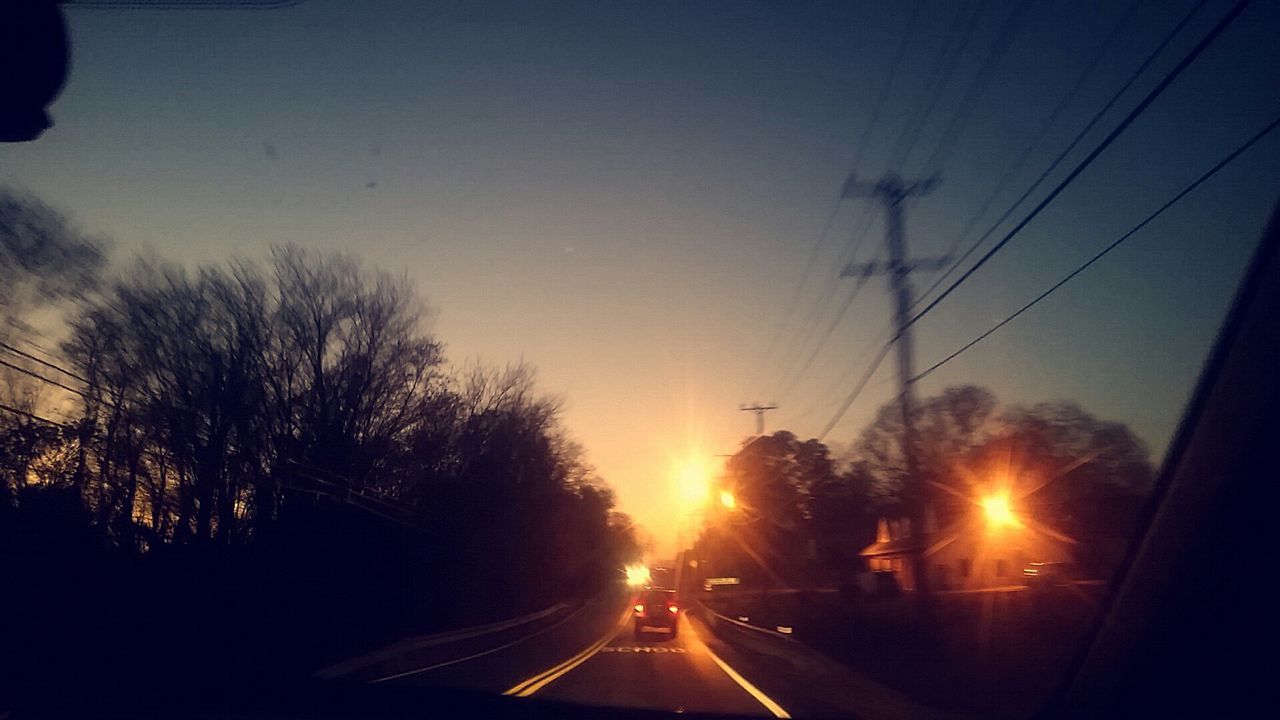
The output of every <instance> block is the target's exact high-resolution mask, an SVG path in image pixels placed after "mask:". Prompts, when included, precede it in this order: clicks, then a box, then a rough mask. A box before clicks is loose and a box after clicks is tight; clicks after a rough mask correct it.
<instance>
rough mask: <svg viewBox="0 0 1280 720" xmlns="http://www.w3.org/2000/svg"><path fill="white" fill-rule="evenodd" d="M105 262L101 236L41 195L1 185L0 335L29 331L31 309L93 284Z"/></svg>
mask: <svg viewBox="0 0 1280 720" xmlns="http://www.w3.org/2000/svg"><path fill="white" fill-rule="evenodd" d="M104 260H105V254H104V252H103V242H102V241H101V240H98V239H95V238H90V237H89V236H87V235H85V234H84V233H82V232H81V231H80V230H78V229H77V228H75V227H74V226H73V225H72V224H71V223H70V221H68V220H67V218H66V216H64V215H63V214H62V213H60V212H58V211H57V210H55V209H53V208H51V207H49V206H48V205H46V204H45V203H43V202H41V201H40V199H39V198H36V197H35V196H33V195H29V194H26V193H22V192H19V191H17V190H14V189H12V188H8V187H4V186H0V313H3V316H2V317H0V320H3V323H4V325H3V328H0V338H5V337H7V336H8V335H9V333H10V332H11V331H15V330H16V331H21V332H30V331H31V327H30V326H29V325H28V324H27V322H26V321H25V320H24V318H25V317H26V315H27V314H28V313H29V312H30V311H31V310H32V309H33V308H34V307H37V306H40V305H46V304H49V303H54V302H58V301H61V300H64V299H67V298H77V297H82V296H83V295H84V294H85V293H86V292H88V291H89V290H91V289H92V288H94V287H95V286H96V284H97V282H98V276H99V273H100V271H101V270H102V267H103V264H104Z"/></svg>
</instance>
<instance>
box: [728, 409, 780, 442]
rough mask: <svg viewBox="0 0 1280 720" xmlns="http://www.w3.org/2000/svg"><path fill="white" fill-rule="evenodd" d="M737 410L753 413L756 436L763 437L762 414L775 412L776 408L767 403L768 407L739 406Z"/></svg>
mask: <svg viewBox="0 0 1280 720" xmlns="http://www.w3.org/2000/svg"><path fill="white" fill-rule="evenodd" d="M738 409H739V410H741V411H742V412H753V413H755V414H756V435H763V434H764V414H765V413H766V412H768V411H770V410H777V409H778V406H777V405H776V404H774V403H769V404H768V405H761V404H760V403H755V404H754V405H740V406H738Z"/></svg>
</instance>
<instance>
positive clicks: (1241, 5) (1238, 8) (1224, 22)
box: [895, 0, 1251, 338]
mask: <svg viewBox="0 0 1280 720" xmlns="http://www.w3.org/2000/svg"><path fill="white" fill-rule="evenodd" d="M1250 2H1251V0H1239V1H1238V2H1237V3H1236V4H1235V6H1234V7H1232V9H1231V10H1230V11H1228V12H1227V14H1226V15H1224V16H1223V18H1222V19H1221V20H1219V21H1218V23H1217V24H1216V25H1214V27H1213V29H1212V30H1210V31H1209V32H1208V34H1206V35H1205V36H1204V37H1203V38H1201V39H1200V41H1199V42H1198V43H1196V45H1195V47H1194V48H1192V49H1191V51H1190V52H1189V53H1187V55H1186V56H1185V57H1183V58H1182V60H1181V61H1179V62H1178V64H1177V65H1176V66H1175V67H1174V68H1173V69H1172V70H1170V71H1169V72H1168V74H1166V75H1165V77H1164V78H1163V79H1162V80H1161V81H1160V83H1159V84H1158V85H1156V87H1155V88H1153V89H1152V90H1151V92H1149V93H1147V95H1146V97H1144V98H1143V99H1142V101H1141V102H1139V103H1138V105H1137V106H1136V107H1135V108H1134V109H1133V110H1131V111H1130V112H1129V114H1128V115H1126V116H1125V118H1124V119H1123V120H1122V121H1120V124H1118V125H1117V126H1116V127H1115V128H1114V129H1112V131H1111V132H1110V133H1109V134H1108V135H1107V137H1106V138H1104V139H1103V140H1102V142H1101V143H1099V144H1098V146H1097V147H1095V148H1094V149H1093V150H1092V151H1091V152H1090V153H1089V154H1088V155H1087V156H1086V157H1085V158H1084V160H1082V161H1080V163H1079V164H1078V165H1076V167H1075V169H1073V170H1072V171H1071V172H1070V173H1069V174H1068V175H1067V176H1066V177H1065V178H1063V180H1062V181H1061V182H1060V183H1058V185H1057V186H1056V187H1055V188H1054V189H1053V190H1052V191H1050V192H1049V194H1048V195H1047V196H1046V197H1045V198H1044V199H1043V200H1041V201H1040V203H1039V204H1038V205H1036V207H1035V208H1034V209H1032V211H1031V212H1030V213H1028V214H1027V215H1026V217H1024V218H1023V219H1022V220H1020V221H1019V222H1018V224H1017V225H1015V226H1014V227H1013V229H1011V230H1010V231H1009V232H1008V233H1007V234H1005V236H1004V237H1003V238H1002V239H1001V240H1000V242H998V243H996V245H995V246H994V247H992V248H991V249H990V250H988V251H987V252H986V253H985V254H984V255H983V256H982V257H981V258H979V259H978V261H977V262H976V263H974V264H973V265H972V266H970V267H969V269H968V270H966V271H965V272H964V273H963V274H962V275H961V276H960V277H959V278H957V279H956V280H955V281H954V282H952V283H951V285H949V286H947V289H946V290H943V291H942V293H941V294H939V295H938V296H937V297H936V298H934V299H933V300H932V301H930V302H929V304H928V305H926V306H925V307H924V309H923V310H921V311H920V312H918V313H916V314H915V315H913V316H911V318H909V319H908V320H907V321H906V322H905V323H904V324H903V326H902V328H900V329H899V330H898V333H897V335H895V338H897V337H901V335H902V333H903V332H905V331H906V329H907V328H909V327H911V326H912V325H914V324H916V323H917V322H919V321H920V319H921V318H923V317H924V316H925V315H927V314H929V312H930V311H932V310H933V309H934V308H935V307H937V306H938V305H939V304H940V303H941V302H942V301H943V300H945V299H946V298H947V297H948V296H950V295H951V293H953V292H955V290H956V289H957V288H959V287H960V286H961V285H963V284H964V283H965V281H967V280H968V279H969V278H970V277H972V276H973V274H974V273H975V272H977V270H978V269H979V268H981V267H982V266H983V265H985V264H986V263H987V262H988V261H989V260H991V258H992V257H994V256H995V255H996V253H998V252H1000V250H1001V249H1003V248H1004V247H1005V246H1006V245H1008V244H1009V242H1010V241H1011V240H1013V238H1015V237H1017V235H1018V234H1019V233H1020V232H1022V229H1023V228H1025V227H1026V226H1027V225H1028V224H1029V223H1030V222H1031V221H1032V220H1033V219H1035V218H1036V216H1038V215H1039V214H1040V212H1041V211H1042V210H1044V209H1045V208H1046V207H1048V206H1049V204H1050V203H1052V202H1053V201H1054V200H1055V199H1056V198H1057V197H1058V195H1060V194H1062V191H1063V190H1065V189H1066V188H1067V187H1068V186H1069V185H1071V183H1072V182H1074V181H1075V179H1076V178H1077V177H1079V176H1080V174H1081V173H1082V172H1084V171H1085V169H1087V168H1088V167H1089V166H1090V165H1092V164H1093V161H1094V160H1097V159H1098V156H1100V155H1101V154H1102V153H1103V152H1104V151H1105V150H1106V149H1107V148H1108V147H1110V146H1111V144H1112V143H1114V142H1115V141H1116V139H1117V138H1119V137H1120V135H1122V134H1123V133H1124V131H1125V130H1127V129H1128V128H1129V126H1130V125H1132V124H1133V122H1134V121H1135V120H1137V119H1138V118H1139V117H1140V116H1141V115H1142V114H1143V113H1144V112H1145V111H1146V110H1147V108H1148V107H1150V106H1151V103H1153V102H1155V100H1156V98H1158V97H1160V95H1161V94H1163V93H1164V91H1165V90H1166V89H1168V87H1169V86H1170V85H1171V84H1172V83H1173V81H1174V80H1176V79H1177V77H1178V76H1179V75H1181V74H1182V72H1183V71H1184V70H1186V69H1187V67H1189V66H1190V65H1191V63H1193V62H1195V60H1196V58H1198V57H1200V55H1201V54H1202V53H1203V52H1204V51H1205V50H1206V49H1207V48H1208V47H1209V46H1210V45H1212V44H1213V42H1214V41H1215V40H1217V39H1218V37H1219V36H1221V35H1222V33H1223V32H1224V31H1226V29H1227V28H1228V27H1229V26H1230V25H1231V23H1232V22H1234V21H1235V19H1236V18H1238V17H1239V16H1240V13H1242V12H1244V9H1245V8H1246V7H1248V5H1249V3H1250Z"/></svg>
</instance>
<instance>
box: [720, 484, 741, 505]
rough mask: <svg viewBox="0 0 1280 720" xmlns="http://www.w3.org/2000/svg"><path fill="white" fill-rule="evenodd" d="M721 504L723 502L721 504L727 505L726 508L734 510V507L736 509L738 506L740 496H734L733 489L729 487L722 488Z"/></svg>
mask: <svg viewBox="0 0 1280 720" xmlns="http://www.w3.org/2000/svg"><path fill="white" fill-rule="evenodd" d="M720 504H721V505H723V506H725V508H726V509H728V510H732V509H734V508H736V507H738V498H736V497H734V496H733V491H732V490H727V489H726V490H721V491H720Z"/></svg>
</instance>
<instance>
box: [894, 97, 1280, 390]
mask: <svg viewBox="0 0 1280 720" xmlns="http://www.w3.org/2000/svg"><path fill="white" fill-rule="evenodd" d="M1277 127H1280V117H1277V118H1276V119H1274V120H1272V121H1271V122H1270V123H1269V124H1268V125H1267V126H1266V127H1264V128H1262V130H1260V131H1258V132H1257V133H1255V134H1254V135H1253V137H1251V138H1249V140H1247V141H1246V142H1245V143H1244V144H1242V145H1240V146H1239V147H1237V148H1236V149H1235V150H1233V151H1232V152H1231V154H1229V155H1227V156H1226V157H1225V158H1223V159H1222V160H1220V161H1219V162H1218V163H1217V164H1216V165H1214V166H1213V167H1211V168H1209V169H1208V170H1206V171H1205V172H1204V173H1203V174H1201V175H1200V177H1198V178H1196V179H1195V181H1193V182H1192V183H1191V184H1190V185H1187V186H1186V187H1185V188H1183V189H1182V190H1181V191H1180V192H1179V193H1178V194H1177V195H1174V196H1173V197H1172V198H1170V199H1169V200H1167V201H1166V202H1165V203H1164V204H1163V205H1161V206H1160V207H1159V208H1156V210H1155V212H1152V213H1151V214H1150V215H1148V216H1147V217H1146V218H1144V219H1143V220H1142V222H1140V223H1138V224H1137V225H1134V226H1133V227H1132V228H1130V229H1129V231H1128V232H1126V233H1125V234H1123V235H1121V236H1120V237H1119V238H1117V239H1115V240H1114V241H1112V242H1111V244H1109V245H1107V246H1106V247H1104V248H1103V249H1102V250H1100V251H1098V253H1097V254H1095V255H1094V256H1093V257H1091V258H1089V259H1088V260H1087V261H1086V262H1085V263H1084V264H1082V265H1080V266H1079V267H1077V268H1076V269H1075V270H1072V271H1071V272H1070V273H1068V274H1067V276H1066V277H1064V278H1062V279H1061V280H1059V281H1058V282H1056V283H1054V284H1053V285H1051V286H1049V288H1048V289H1047V290H1045V291H1044V292H1042V293H1040V294H1039V295H1037V296H1036V297H1035V298H1033V299H1032V300H1031V301H1030V302H1028V303H1027V304H1026V305H1023V306H1022V307H1020V308H1018V310H1017V311H1016V312H1014V313H1013V314H1012V315H1009V316H1008V317H1006V318H1005V319H1003V320H1001V321H1000V322H998V323H996V324H995V325H993V326H991V327H990V328H989V329H988V330H987V331H986V332H984V333H982V334H981V335H979V336H977V337H976V338H974V339H973V340H970V341H969V342H967V343H965V344H964V345H962V346H960V347H959V348H958V349H956V350H955V351H954V352H952V353H951V354H950V355H947V356H946V357H944V358H942V359H941V360H939V361H938V362H936V363H934V364H932V365H930V366H929V367H928V369H926V370H924V371H923V372H920V373H918V374H916V375H915V376H914V377H912V378H911V379H910V380H909V382H916V381H917V380H920V379H921V378H923V377H925V376H926V375H929V374H930V373H932V372H933V371H935V370H937V369H938V368H940V367H942V366H943V365H946V364H947V363H949V362H951V361H952V360H954V359H956V358H957V357H959V356H960V355H962V354H963V353H965V352H966V351H967V350H969V349H970V348H972V347H973V346H975V345H977V344H978V343H980V342H982V341H983V340H986V339H987V338H988V337H990V336H991V335H992V334H994V333H995V332H996V331H997V330H999V329H1000V328H1002V327H1004V326H1005V325H1008V324H1009V323H1010V322H1012V321H1013V320H1014V319H1016V318H1017V317H1018V316H1019V315H1022V314H1023V313H1025V312H1026V311H1028V310H1030V309H1031V308H1033V307H1035V306H1036V305H1037V304H1039V303H1040V301H1042V300H1044V299H1045V298H1047V297H1049V296H1050V295H1052V294H1053V293H1054V292H1055V291H1057V290H1058V288H1060V287H1062V286H1063V285H1066V284H1067V283H1068V282H1070V281H1071V280H1073V279H1074V278H1075V277H1076V276H1078V275H1079V274H1080V273H1082V272H1084V271H1085V270H1088V269H1089V267H1090V266H1092V265H1093V264H1094V263H1096V262H1098V261H1099V260H1101V259H1102V258H1103V257H1105V256H1106V255H1107V254H1108V253H1110V252H1111V251H1112V250H1115V249H1116V248H1118V247H1120V245H1121V244H1123V243H1124V242H1125V241H1126V240H1128V239H1129V238H1131V237H1133V236H1134V235H1135V234H1137V233H1138V232H1139V231H1140V230H1142V229H1143V228H1144V227H1146V226H1147V225H1148V224H1150V223H1151V222H1152V221H1153V220H1155V219H1156V218H1158V217H1160V215H1162V214H1164V212H1165V211H1166V210H1168V209H1169V208H1171V207H1173V206H1174V205H1176V204H1177V203H1178V202H1179V201H1180V200H1182V199H1183V198H1184V197H1186V196H1187V195H1189V194H1190V193H1191V192H1192V191H1194V190H1195V189H1196V188H1198V187H1200V185H1202V184H1203V183H1204V182H1205V181H1207V180H1209V179H1210V178H1212V177H1213V176H1214V175H1217V174H1218V172H1220V171H1221V170H1222V169H1223V168H1225V167H1226V166H1227V165H1229V164H1231V162H1232V161H1233V160H1235V159H1236V158H1238V157H1240V155H1242V154H1243V153H1244V152H1245V151H1247V150H1248V149H1249V148H1251V147H1253V146H1254V145H1255V144H1257V143H1258V142H1259V141H1260V140H1262V139H1263V138H1264V137H1266V136H1267V135H1269V134H1270V133H1271V132H1272V131H1273V130H1275V129H1276V128H1277Z"/></svg>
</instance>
